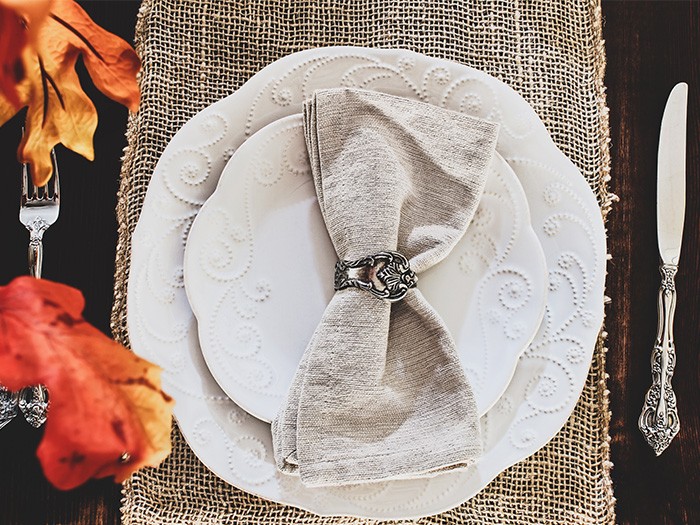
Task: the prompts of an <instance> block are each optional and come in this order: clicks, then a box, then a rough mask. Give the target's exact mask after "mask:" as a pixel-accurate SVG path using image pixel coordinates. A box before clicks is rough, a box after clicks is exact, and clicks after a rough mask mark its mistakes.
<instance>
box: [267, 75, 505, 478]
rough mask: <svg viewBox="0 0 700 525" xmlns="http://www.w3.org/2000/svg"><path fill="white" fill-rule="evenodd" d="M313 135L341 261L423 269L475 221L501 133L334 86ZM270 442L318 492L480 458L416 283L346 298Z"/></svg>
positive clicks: (457, 378) (459, 377) (317, 101)
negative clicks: (377, 258)
mask: <svg viewBox="0 0 700 525" xmlns="http://www.w3.org/2000/svg"><path fill="white" fill-rule="evenodd" d="M304 133H305V136H306V144H307V148H308V151H309V157H310V160H311V167H312V172H313V179H314V184H315V187H316V193H317V195H318V202H319V205H320V207H321V212H322V214H323V218H324V220H325V223H326V227H327V229H328V233H329V235H330V237H331V240H332V241H333V244H334V246H335V249H336V252H337V253H338V257H339V258H340V259H346V260H354V259H359V258H362V257H364V256H367V255H373V254H376V253H377V252H380V251H385V250H393V251H398V252H400V253H402V254H403V255H405V256H406V257H407V258H408V259H409V262H410V265H411V268H412V269H413V270H414V271H415V272H416V273H420V272H422V271H424V270H426V269H427V268H429V267H431V266H433V265H434V264H436V263H438V262H439V261H440V260H442V259H443V258H444V257H445V256H446V255H447V254H448V253H449V252H450V250H451V249H452V248H453V247H454V245H455V244H456V243H457V241H459V239H460V238H461V237H462V235H463V234H464V232H465V230H466V228H467V225H468V224H469V222H470V221H471V219H472V216H473V214H474V211H475V210H476V207H477V203H478V201H479V198H480V196H481V193H482V191H483V187H484V182H485V179H486V174H487V169H488V166H489V163H490V161H491V157H492V155H493V152H494V148H495V142H496V137H497V133H498V125H497V124H494V123H491V122H487V121H484V120H480V119H476V118H473V117H469V116H466V115H463V114H461V113H457V112H453V111H449V110H446V109H442V108H438V107H436V106H432V105H429V104H425V103H422V102H416V101H412V100H408V99H404V98H399V97H394V96H391V95H385V94H381V93H376V92H371V91H363V90H355V89H331V90H324V91H317V92H316V93H314V95H313V97H312V98H311V99H310V100H309V101H307V102H306V103H305V104H304ZM307 277H308V278H309V279H313V275H309V276H307ZM455 293H459V291H458V290H456V291H455ZM272 435H273V444H274V451H275V460H276V462H277V465H278V467H279V469H280V470H281V471H283V472H287V473H295V474H299V475H300V476H301V481H302V483H304V484H305V485H307V486H321V485H341V484H345V483H357V482H371V481H379V480H386V479H395V478H406V477H417V476H422V475H431V474H435V473H437V472H439V471H441V470H445V469H448V468H460V467H465V466H468V465H469V464H470V463H472V462H473V461H474V460H475V459H476V458H477V457H478V456H479V455H480V453H481V439H480V434H479V422H478V415H477V412H476V405H475V402H474V398H473V394H472V391H471V387H470V385H469V384H468V382H467V380H466V377H465V375H464V372H463V370H462V367H461V365H460V362H459V357H458V355H457V353H456V351H455V345H454V341H453V339H452V337H451V336H450V334H449V332H448V331H447V328H446V327H445V325H444V323H443V321H442V320H441V319H440V317H439V316H438V315H437V313H436V312H435V310H433V308H432V307H431V306H430V305H429V304H428V303H427V302H426V300H425V298H424V297H423V295H422V294H421V293H420V291H419V290H418V289H417V288H411V289H410V290H409V291H408V294H407V295H406V296H405V297H404V298H403V299H402V300H401V301H399V302H395V303H391V302H388V301H386V300H382V299H378V298H376V297H374V296H373V295H371V294H370V293H369V292H367V291H364V290H359V289H357V288H346V289H344V290H339V291H337V292H336V293H335V295H334V296H333V298H332V300H331V302H330V303H329V305H328V307H327V308H326V311H325V312H324V315H323V318H322V319H321V322H320V324H319V325H318V327H317V328H316V331H315V333H314V335H313V337H312V339H311V341H310V343H309V345H308V347H307V349H306V351H305V353H304V356H303V358H302V361H301V363H300V365H299V368H298V370H297V373H296V376H295V378H294V381H293V383H292V386H291V387H290V390H289V392H288V397H287V400H286V402H285V404H284V405H283V408H282V409H281V411H280V413H279V414H278V416H277V418H276V419H275V421H273V424H272Z"/></svg>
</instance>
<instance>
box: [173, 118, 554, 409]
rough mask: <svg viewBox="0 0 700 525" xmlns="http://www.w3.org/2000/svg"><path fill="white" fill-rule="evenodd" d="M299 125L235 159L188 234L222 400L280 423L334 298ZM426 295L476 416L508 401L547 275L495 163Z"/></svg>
mask: <svg viewBox="0 0 700 525" xmlns="http://www.w3.org/2000/svg"><path fill="white" fill-rule="evenodd" d="M336 261H337V255H336V253H335V250H334V249H333V245H332V243H331V240H330V238H329V237H328V234H327V232H326V228H325V225H324V222H323V218H322V216H321V211H320V209H319V206H318V201H317V199H316V192H315V190H314V185H313V181H312V179H311V167H310V165H309V160H308V156H307V150H306V144H305V142H304V134H303V127H302V117H301V115H292V116H289V117H285V118H283V119H280V120H277V121H275V122H273V123H271V124H268V125H267V126H265V127H264V128H262V129H261V130H260V131H258V132H257V133H255V135H253V136H252V137H251V138H250V139H249V140H248V141H246V142H245V143H244V144H243V145H242V146H241V147H240V148H238V149H237V150H236V153H235V154H234V155H233V157H232V158H231V160H230V161H229V163H228V164H227V165H226V168H225V169H224V171H223V173H222V175H221V179H220V180H219V185H218V186H217V188H216V191H215V192H214V194H213V195H212V196H211V197H210V198H209V200H207V202H206V203H205V204H204V206H203V207H202V209H201V210H200V212H199V213H198V214H197V218H196V219H195V221H194V224H193V225H192V228H191V230H190V234H189V236H188V239H187V248H186V250H185V289H186V291H187V297H188V299H189V302H190V304H191V305H192V310H193V311H194V314H195V316H196V318H197V326H198V330H199V342H200V344H201V347H202V354H203V355H204V359H205V360H206V362H207V365H208V366H209V370H211V372H212V375H213V376H214V378H215V379H216V382H217V383H219V386H221V388H222V389H223V391H224V392H226V394H227V395H228V396H229V397H230V398H231V399H232V400H233V401H234V402H235V403H236V404H238V405H239V406H240V407H241V408H243V409H244V410H246V412H248V413H250V414H252V415H253V416H255V417H257V418H258V419H261V420H263V421H267V422H270V421H272V419H274V417H275V415H276V414H277V413H278V411H279V409H280V407H281V405H282V402H283V400H284V398H285V396H286V394H287V390H288V389H289V386H290V385H291V383H292V379H293V378H294V374H295V371H296V369H297V366H298V365H299V362H300V361H301V356H302V354H303V353H304V350H305V348H306V346H307V345H308V342H309V340H310V339H311V336H312V334H313V332H314V330H315V328H316V326H317V325H318V323H319V321H320V320H321V316H322V314H323V311H324V310H325V308H326V305H327V304H328V302H329V301H330V298H331V297H332V295H333V293H334V290H333V271H334V266H335V262H336ZM418 288H419V289H420V290H421V292H422V293H423V295H424V296H425V298H426V299H427V300H428V302H429V303H430V304H431V305H432V306H433V307H434V308H435V309H436V311H437V312H438V313H439V314H440V316H441V317H442V319H443V320H444V321H445V323H446V324H447V327H448V328H449V330H450V332H451V333H452V335H453V337H454V338H455V342H456V343H457V350H458V352H459V355H460V359H461V361H462V365H463V367H464V369H465V371H466V372H467V375H468V377H469V380H470V382H471V385H472V387H473V390H474V396H475V398H476V404H477V408H478V410H479V415H483V414H485V413H486V411H487V410H488V409H489V408H491V406H492V405H493V404H494V403H495V402H496V401H497V400H498V398H499V397H500V395H501V394H502V393H503V391H504V390H505V389H506V387H507V386H508V383H509V382H510V379H511V377H512V375H513V372H514V371H515V366H516V364H517V362H518V357H519V356H520V354H521V353H522V352H523V351H524V350H525V348H526V347H527V345H528V344H529V343H530V342H531V341H532V338H533V337H534V336H535V333H536V332H537V329H538V327H539V325H540V321H541V320H542V315H543V314H544V306H545V300H546V296H547V293H546V292H547V267H546V265H545V260H544V253H542V249H541V248H540V244H539V241H538V240H537V236H536V235H535V232H534V231H533V229H532V226H531V224H530V212H529V210H528V206H527V199H526V198H525V193H524V191H523V189H522V186H520V183H519V182H518V179H517V177H516V176H515V173H513V170H511V169H510V167H509V166H508V164H507V163H506V162H505V161H504V160H503V158H502V157H501V156H500V155H498V154H495V155H494V159H493V162H492V163H491V166H490V169H489V176H488V178H487V182H486V186H485V188H484V193H483V196H482V198H481V200H480V202H479V207H478V209H477V211H476V213H475V215H474V220H473V221H472V223H471V224H470V226H469V228H468V230H467V232H466V234H465V235H464V236H463V237H462V239H461V240H460V242H459V243H458V244H457V245H456V246H455V248H454V249H453V250H452V252H451V253H450V254H449V255H448V256H447V257H446V258H445V260H443V261H442V262H441V263H440V264H438V265H436V266H433V267H432V268H430V270H429V271H426V272H425V273H423V274H421V275H420V276H419V279H418Z"/></svg>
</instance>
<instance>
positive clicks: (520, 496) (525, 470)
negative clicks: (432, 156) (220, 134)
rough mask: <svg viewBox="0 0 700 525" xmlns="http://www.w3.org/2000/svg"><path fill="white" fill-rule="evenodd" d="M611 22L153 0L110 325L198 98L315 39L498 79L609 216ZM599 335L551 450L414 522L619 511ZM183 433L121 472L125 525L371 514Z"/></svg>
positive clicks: (278, 522) (569, 11)
mask: <svg viewBox="0 0 700 525" xmlns="http://www.w3.org/2000/svg"><path fill="white" fill-rule="evenodd" d="M602 24H603V17H602V12H601V6H600V0H532V1H528V2H518V1H513V2H455V1H454V0H354V1H352V2H348V1H345V0H343V1H340V0H319V1H315V2H283V1H280V0H143V2H142V4H141V10H140V13H139V18H138V21H137V26H136V33H135V35H136V50H137V52H138V54H139V56H140V57H141V60H142V63H143V72H142V74H141V79H140V85H141V107H140V110H139V112H138V113H137V114H135V115H132V116H131V117H130V119H129V123H128V128H127V137H128V148H127V150H126V152H125V156H124V162H123V165H122V172H121V187H120V192H119V200H118V205H117V218H118V225H119V240H118V245H117V255H116V261H115V263H116V267H115V281H114V306H113V309H112V331H113V334H114V336H115V337H116V338H117V340H119V341H120V342H122V343H124V344H127V345H128V344H129V339H128V332H127V327H126V290H127V279H128V275H129V268H130V262H131V234H132V232H133V230H134V227H135V226H136V222H137V220H138V217H139V213H140V211H141V206H142V204H143V198H144V196H145V194H146V190H147V188H148V183H149V180H150V177H151V174H152V173H153V169H154V167H155V165H156V162H157V161H158V159H159V158H160V155H161V153H162V152H163V150H164V148H165V146H166V145H167V144H168V142H169V141H170V139H171V138H172V136H173V135H174V134H175V133H176V132H177V130H178V129H180V127H181V126H182V125H183V124H184V123H185V122H187V120H189V119H190V118H191V117H192V116H194V115H195V113H197V112H198V111H199V110H200V109H202V108H205V107H207V106H208V105H209V104H212V103H213V102H216V101H217V100H220V99H221V98H223V97H225V96H227V95H229V94H230V93H232V92H233V91H234V90H236V89H237V88H238V87H239V86H241V84H243V82H245V81H246V80H248V78H250V77H251V76H252V75H254V74H255V73H257V72H258V71H260V69H262V68H263V67H264V66H266V65H268V64H270V63H271V62H273V61H275V60H277V59H279V58H281V57H283V56H285V55H288V54H290V53H293V52H295V51H300V50H302V49H307V48H310V47H319V46H330V45H357V46H369V47H400V48H405V49H410V50H413V51H418V52H420V53H424V54H426V55H431V56H434V57H438V58H444V59H449V60H454V61H457V62H461V63H463V64H467V65H470V66H472V67H476V68H478V69H481V70H483V71H486V72H487V73H489V74H491V75H494V76H496V77H498V78H499V79H501V80H503V81H504V82H506V83H507V84H509V85H510V86H511V87H512V88H514V89H515V90H517V91H518V93H520V94H521V95H522V96H523V97H524V98H525V99H526V100H527V101H528V102H529V103H530V105H531V106H532V107H533V108H534V110H535V111H536V112H537V114H538V115H539V117H540V118H541V119H542V121H543V122H544V124H545V126H546V127H547V130H548V131H549V133H550V134H551V136H552V138H553V139H554V142H555V143H556V144H557V146H558V147H559V148H560V149H561V150H562V151H563V152H564V153H565V154H566V155H567V156H568V157H569V158H570V159H571V160H572V161H573V162H574V164H576V166H577V167H578V168H579V169H580V170H581V173H582V174H583V176H584V177H585V179H586V181H587V182H588V184H589V185H590V186H591V188H592V189H593V191H594V193H595V194H596V196H597V197H598V201H599V203H600V206H601V213H602V214H603V215H604V216H606V215H607V213H608V211H609V210H610V207H611V205H612V203H613V201H614V196H613V195H612V194H610V193H609V191H608V185H609V181H610V154H609V135H610V132H609V126H608V110H607V107H606V99H605V85H604V82H603V80H604V75H605V47H604V43H603V34H602ZM613 299H614V298H613ZM604 335H605V332H602V333H601V336H600V338H599V339H598V342H597V344H596V347H595V350H594V354H593V359H592V360H591V369H590V373H589V376H588V379H587V381H586V384H585V386H584V389H583V391H582V393H581V397H580V399H579V401H578V403H577V405H576V408H575V409H574V411H573V413H572V414H571V417H570V418H569V420H568V422H567V423H566V425H564V427H563V428H562V429H561V431H560V432H559V433H558V434H557V435H556V436H555V437H554V438H552V440H551V441H550V442H549V443H548V444H547V445H546V446H545V447H543V448H542V449H541V450H539V451H538V452H536V453H535V454H533V455H532V456H530V457H529V458H527V459H524V460H523V461H521V462H519V463H517V464H515V465H513V466H512V467H510V468H508V469H506V470H505V471H504V472H503V473H501V474H500V475H499V476H498V477H497V478H496V479H494V480H493V481H492V482H491V483H490V484H489V485H488V486H487V487H485V488H484V489H483V490H482V491H481V492H480V493H479V494H477V495H476V496H474V497H473V498H471V499H470V500H469V501H467V502H465V503H464V504H463V505H461V506H459V507H457V508H455V509H452V510H450V511H448V512H444V513H442V514H440V515H438V516H431V517H428V518H423V519H420V520H416V521H412V523H420V524H422V525H429V524H441V525H464V524H466V523H468V524H484V525H486V524H488V525H504V524H508V525H543V524H547V525H550V524H552V525H555V524H556V525H604V524H605V525H612V524H614V523H615V506H614V505H615V497H614V494H613V486H612V482H611V479H610V469H611V465H612V464H611V463H610V437H609V423H610V411H609V407H608V394H607V387H606V378H607V375H606V373H605V352H606V348H605V338H604ZM172 438H173V452H172V454H171V455H170V456H169V457H168V458H167V459H166V461H165V462H164V463H163V464H162V465H161V466H160V467H159V468H157V469H144V470H141V471H139V472H138V473H136V474H135V475H134V476H132V477H131V478H130V479H129V480H128V481H127V482H126V483H125V484H124V488H123V506H122V523H123V524H124V525H166V524H167V525H181V524H184V523H187V524H197V525H222V524H237V525H288V524H291V523H294V524H297V525H321V524H334V525H340V524H342V525H350V524H354V525H360V524H363V525H366V524H369V523H374V522H373V521H372V520H365V519H351V518H328V517H319V516H317V515H315V514H312V513H310V512H305V511H303V510H300V509H297V508H294V507H289V506H286V505H280V504H277V503H273V502H270V501H267V500H264V499H262V498H259V497H257V496H254V495H252V494H249V493H247V492H244V491H242V490H239V489H236V488H235V487H232V486H231V485H229V484H227V483H226V482H224V481H222V480H221V479H219V478H218V477H217V476H216V475H215V474H213V473H212V472H211V471H209V470H208V469H207V468H206V466H204V465H203V464H202V463H201V462H200V461H199V460H198V459H197V457H196V456H195V455H194V453H193V452H192V450H191V449H190V448H189V447H188V445H187V443H186V442H185V440H184V438H183V437H182V434H181V433H180V431H179V429H178V428H177V426H174V427H173V434H172Z"/></svg>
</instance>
